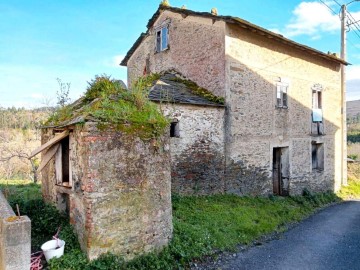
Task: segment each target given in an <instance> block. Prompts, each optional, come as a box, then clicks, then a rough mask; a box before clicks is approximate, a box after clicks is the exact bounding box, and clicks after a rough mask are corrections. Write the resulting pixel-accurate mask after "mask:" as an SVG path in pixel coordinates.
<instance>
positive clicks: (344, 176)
mask: <svg viewBox="0 0 360 270" xmlns="http://www.w3.org/2000/svg"><path fill="white" fill-rule="evenodd" d="M349 4H350V3H349ZM340 18H341V53H340V57H341V59H342V60H344V61H346V5H342V6H341V15H340ZM341 132H342V134H341V135H342V136H341V139H342V140H341V148H342V149H341V159H342V162H341V164H342V166H341V182H342V185H343V186H347V125H346V65H344V64H342V65H341Z"/></svg>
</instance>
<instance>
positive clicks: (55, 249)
mask: <svg viewBox="0 0 360 270" xmlns="http://www.w3.org/2000/svg"><path fill="white" fill-rule="evenodd" d="M64 248H65V241H63V240H60V239H58V240H50V241H47V242H45V243H44V244H42V246H41V250H42V251H43V252H44V255H45V259H46V261H47V262H49V261H50V259H51V258H54V257H56V258H60V257H61V256H62V255H63V254H64Z"/></svg>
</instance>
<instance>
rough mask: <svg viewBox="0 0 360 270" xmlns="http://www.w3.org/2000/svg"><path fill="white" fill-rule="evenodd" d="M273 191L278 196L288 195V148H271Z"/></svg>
mask: <svg viewBox="0 0 360 270" xmlns="http://www.w3.org/2000/svg"><path fill="white" fill-rule="evenodd" d="M273 193H274V194H276V195H280V196H288V195H289V148H288V147H276V148H274V149H273Z"/></svg>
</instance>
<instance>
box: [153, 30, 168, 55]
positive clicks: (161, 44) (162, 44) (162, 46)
mask: <svg viewBox="0 0 360 270" xmlns="http://www.w3.org/2000/svg"><path fill="white" fill-rule="evenodd" d="M168 27H169V25H166V26H163V27H161V28H159V29H158V30H157V31H156V52H162V51H165V50H166V49H168V48H169V28H168Z"/></svg>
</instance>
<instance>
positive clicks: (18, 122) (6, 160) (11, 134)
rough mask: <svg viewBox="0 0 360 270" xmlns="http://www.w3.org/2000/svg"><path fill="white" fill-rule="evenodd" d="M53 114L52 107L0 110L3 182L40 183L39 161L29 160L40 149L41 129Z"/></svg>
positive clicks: (0, 172)
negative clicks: (4, 180) (23, 181)
mask: <svg viewBox="0 0 360 270" xmlns="http://www.w3.org/2000/svg"><path fill="white" fill-rule="evenodd" d="M53 111H54V108H52V107H44V108H37V109H31V110H30V109H25V108H14V107H13V108H0V178H3V179H16V178H17V179H31V180H33V181H34V182H36V181H37V179H38V174H37V172H36V170H37V168H38V166H39V163H40V157H34V158H32V159H29V158H28V157H29V156H30V153H31V151H32V150H34V149H35V148H36V147H38V146H40V139H41V138H40V127H41V125H42V124H43V122H44V120H45V119H47V118H48V117H49V115H50V114H51V113H52V112H53Z"/></svg>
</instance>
